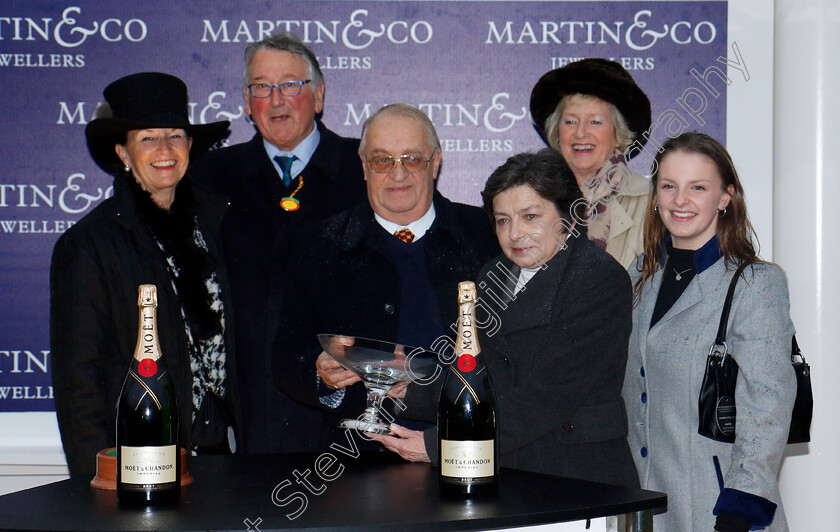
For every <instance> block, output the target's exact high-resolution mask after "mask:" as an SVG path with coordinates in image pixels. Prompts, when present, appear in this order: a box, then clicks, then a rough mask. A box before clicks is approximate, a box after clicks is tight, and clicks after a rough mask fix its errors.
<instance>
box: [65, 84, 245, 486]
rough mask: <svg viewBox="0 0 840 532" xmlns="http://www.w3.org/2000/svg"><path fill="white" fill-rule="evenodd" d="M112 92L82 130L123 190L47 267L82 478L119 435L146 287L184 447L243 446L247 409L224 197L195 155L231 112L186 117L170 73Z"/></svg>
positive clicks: (68, 441) (72, 449)
mask: <svg viewBox="0 0 840 532" xmlns="http://www.w3.org/2000/svg"><path fill="white" fill-rule="evenodd" d="M104 96H105V100H106V101H107V104H106V105H103V106H101V107H100V108H99V109H97V117H96V118H95V119H94V120H92V121H91V122H90V123H89V124H88V125H87V128H86V129H85V135H86V137H87V143H88V149H89V150H90V153H91V156H92V157H93V159H94V161H96V163H97V164H98V165H99V166H100V167H101V168H102V169H103V170H105V171H106V172H108V173H110V174H112V175H113V176H114V195H113V197H111V198H108V199H107V200H105V201H103V202H102V204H100V205H99V206H98V207H96V208H95V209H94V210H93V211H91V212H90V213H89V214H88V215H87V216H85V217H84V218H82V219H81V220H79V222H78V223H77V224H75V225H74V226H73V227H71V228H70V229H69V230H68V231H67V232H66V233H64V234H63V235H62V236H61V238H60V239H59V240H58V242H57V243H56V245H55V249H54V250H53V257H52V264H51V268H50V345H51V353H52V375H53V387H54V393H55V406H56V413H57V415H58V422H59V428H60V430H61V438H62V442H63V444H64V451H65V454H66V457H67V463H68V466H69V468H70V474H71V475H74V476H76V475H93V474H94V472H95V464H96V453H97V452H98V451H99V450H100V449H103V448H107V447H112V446H113V445H114V440H115V414H116V412H115V406H116V404H117V398H118V397H119V393H120V388H121V385H122V382H123V379H124V378H125V374H126V371H127V369H128V367H129V362H130V360H131V357H132V354H133V351H134V346H135V341H136V337H137V336H136V335H137V289H138V286H139V285H141V284H147V283H148V284H154V285H156V286H157V290H158V329H159V334H160V341H161V351H162V353H163V356H164V357H165V359H166V363H167V368H168V370H169V372H170V374H171V375H172V379H173V383H174V385H175V389H176V395H177V399H178V404H179V406H180V411H181V423H180V441H181V445H182V446H183V447H186V448H187V449H189V450H190V451H193V452H232V451H235V447H236V425H237V422H236V421H237V420H238V417H239V416H238V400H237V393H236V379H235V371H234V367H235V366H234V360H233V357H232V352H231V350H232V347H233V341H232V331H231V330H230V324H231V320H230V319H227V318H229V314H230V298H229V289H228V282H227V274H226V272H225V268H224V264H223V263H222V260H221V258H220V257H221V255H220V251H219V245H218V228H219V224H220V222H221V218H222V214H223V212H224V206H225V203H224V201H222V200H221V199H220V198H216V197H214V196H211V195H210V194H209V193H207V192H205V191H204V190H203V189H201V188H199V187H198V186H197V185H195V184H194V183H193V182H192V180H191V179H190V178H189V177H188V168H189V164H190V161H191V160H193V159H194V158H196V157H198V156H199V155H201V154H202V153H203V152H205V151H206V150H207V149H208V148H210V147H211V146H212V145H213V144H215V143H216V142H218V141H219V140H221V138H222V137H223V135H224V133H225V131H226V130H227V128H228V126H229V122H227V121H223V122H215V123H212V124H203V125H192V124H190V122H189V119H188V115H187V106H188V99H187V87H186V85H184V83H183V82H182V81H181V80H180V79H178V78H176V77H174V76H171V75H168V74H161V73H156V72H146V73H140V74H134V75H131V76H127V77H124V78H121V79H118V80H117V81H115V82H113V83H111V84H110V85H108V87H106V89H105V91H104ZM197 417H198V418H200V421H201V422H196V423H194V420H195V419H196V418H197ZM205 422H207V423H205Z"/></svg>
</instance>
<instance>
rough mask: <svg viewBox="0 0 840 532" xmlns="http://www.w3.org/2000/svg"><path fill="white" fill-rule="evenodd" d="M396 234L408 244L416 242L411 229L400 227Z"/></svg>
mask: <svg viewBox="0 0 840 532" xmlns="http://www.w3.org/2000/svg"><path fill="white" fill-rule="evenodd" d="M394 236H395V237H397V238H399V239H400V240H402V241H403V242H405V243H406V244H411V243H412V242H414V233H412V232H411V230H410V229H400V230H399V231H397V232H396V233H394Z"/></svg>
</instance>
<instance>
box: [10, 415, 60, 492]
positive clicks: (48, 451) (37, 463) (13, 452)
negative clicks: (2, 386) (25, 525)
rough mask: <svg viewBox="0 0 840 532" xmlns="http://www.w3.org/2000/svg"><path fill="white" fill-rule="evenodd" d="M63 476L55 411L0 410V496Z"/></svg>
mask: <svg viewBox="0 0 840 532" xmlns="http://www.w3.org/2000/svg"><path fill="white" fill-rule="evenodd" d="M65 478H68V475H67V465H66V462H65V461H64V451H63V450H62V448H61V437H60V435H59V432H58V423H57V422H56V419H55V413H54V412H4V413H0V495H4V494H6V493H11V492H13V491H18V490H22V489H26V488H31V487H34V486H40V485H42V484H48V483H50V482H56V481H58V480H64V479H65Z"/></svg>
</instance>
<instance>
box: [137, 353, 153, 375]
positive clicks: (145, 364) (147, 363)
mask: <svg viewBox="0 0 840 532" xmlns="http://www.w3.org/2000/svg"><path fill="white" fill-rule="evenodd" d="M137 371H139V372H140V375H141V376H142V377H151V376H152V375H154V374H155V373H157V362H155V361H154V360H152V359H151V358H144V359H143V360H141V361H140V363H139V364H137Z"/></svg>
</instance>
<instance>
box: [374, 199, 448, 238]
mask: <svg viewBox="0 0 840 532" xmlns="http://www.w3.org/2000/svg"><path fill="white" fill-rule="evenodd" d="M373 217H374V218H376V221H377V223H379V225H381V226H382V228H383V229H385V230H386V231H388V232H389V233H391V234H392V235H393V234H394V233H396V232H397V231H399V230H400V229H408V230H409V231H411V232H412V233H414V241H415V242H416V241H418V240H420V239H421V238H423V235H425V234H426V231H428V230H429V228H430V227H431V226H432V223H434V221H435V203H434V202H432V204H431V205H429V210H428V211H426V214H424V215H423V216H421V217H420V218H418V219H417V220H414V221H413V222H411V223H410V224H408V225H399V224H395V223H394V222H392V221H390V220H386V219H385V218H383V217H381V216H379V215H378V214H377V213H373Z"/></svg>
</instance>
